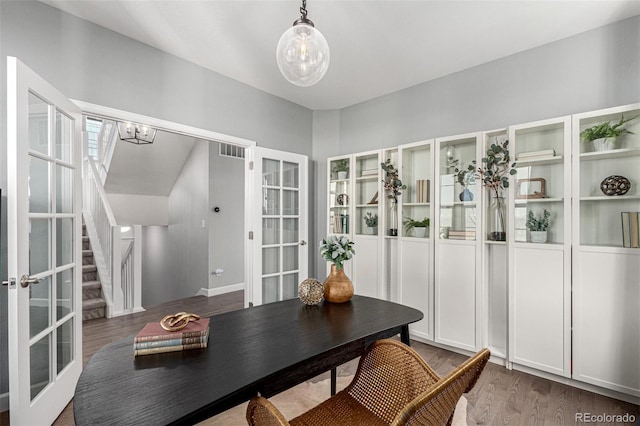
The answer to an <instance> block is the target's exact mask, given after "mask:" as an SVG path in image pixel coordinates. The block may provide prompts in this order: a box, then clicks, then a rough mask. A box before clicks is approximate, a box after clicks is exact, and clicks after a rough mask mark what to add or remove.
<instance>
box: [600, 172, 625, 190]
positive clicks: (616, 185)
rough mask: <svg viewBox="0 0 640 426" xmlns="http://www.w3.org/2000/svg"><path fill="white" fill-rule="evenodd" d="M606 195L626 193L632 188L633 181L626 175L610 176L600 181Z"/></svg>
mask: <svg viewBox="0 0 640 426" xmlns="http://www.w3.org/2000/svg"><path fill="white" fill-rule="evenodd" d="M600 189H601V190H602V193H603V194H604V195H624V194H626V193H627V192H629V189H631V182H629V179H627V178H626V177H624V176H617V175H613V176H609V177H606V178H605V179H604V180H603V181H602V182H601V183H600Z"/></svg>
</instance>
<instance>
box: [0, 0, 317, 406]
mask: <svg viewBox="0 0 640 426" xmlns="http://www.w3.org/2000/svg"><path fill="white" fill-rule="evenodd" d="M211 54H215V52H211ZM7 56H16V57H18V58H19V59H20V60H21V61H22V62H24V63H25V64H26V65H27V66H28V67H30V68H31V69H32V70H34V71H35V72H36V73H38V74H40V75H41V76H42V77H43V78H44V79H46V80H47V81H49V82H50V83H52V84H53V85H54V86H55V87H57V88H58V89H60V91H62V93H64V94H65V95H67V96H68V97H70V98H72V99H78V100H82V101H85V102H90V103H94V104H98V105H103V106H107V107H112V108H117V109H121V110H124V111H129V112H134V113H138V114H142V115H147V116H151V117H156V118H160V119H164V120H168V121H173V122H177V123H181V124H185V125H190V126H194V127H198V128H203V129H207V130H212V131H215V132H219V133H224V134H229V135H233V136H238V137H243V138H246V139H250V140H255V141H256V142H257V143H258V144H259V145H260V146H265V147H269V148H274V149H280V150H284V151H291V152H297V153H300V154H306V155H310V154H311V124H312V112H311V111H310V110H308V109H307V108H304V107H301V106H299V105H296V104H293V103H291V102H288V101H285V100H283V99H281V98H278V97H275V96H272V95H269V94H267V93H264V92H261V91H259V90H256V89H254V88H251V87H249V86H247V85H245V84H242V83H239V82H237V81H235V80H232V79H229V78H227V77H224V76H222V75H220V74H217V73H214V72H211V71H208V70H206V69H204V68H202V67H199V66H197V65H194V64H191V63H189V62H186V61H184V60H181V59H179V58H176V57H174V56H171V55H169V54H166V53H163V52H161V51H159V50H157V49H154V48H152V47H149V46H147V45H144V44H142V43H139V42H136V41H134V40H131V39H129V38H127V37H124V36H122V35H119V34H117V33H114V32H112V31H109V30H107V29H105V28H103V27H99V26H97V25H94V24H91V23H89V22H87V21H84V20H82V19H79V18H76V17H74V16H72V15H69V14H67V13H64V12H61V11H59V10H57V9H54V8H52V7H50V6H47V5H45V4H43V3H40V2H35V1H5V0H2V1H0V99H1V100H2V104H0V111H1V115H0V146H2V147H5V146H6V111H5V104H4V100H5V99H6V57H7ZM126 58H135V60H132V61H129V62H128V63H125V62H124V61H125V59H126ZM5 170H6V150H5V149H4V148H2V149H0V188H2V189H5V188H6V185H7V177H6V173H5ZM5 196H6V194H5V193H4V192H3V200H2V201H3V202H2V205H3V207H2V208H3V211H2V228H1V234H2V238H1V241H0V243H1V250H2V263H1V269H2V274H1V275H2V276H1V278H2V279H6V278H7V276H6V266H7V257H6V252H7V241H6V208H5V204H6V198H5ZM6 300H7V293H6V289H4V288H2V289H0V324H1V325H0V348H1V349H0V396H1V395H2V394H3V393H5V392H7V391H8V381H7V380H8V372H7V368H8V364H7V351H6V347H7V329H6V320H7V304H6ZM4 402H6V399H1V398H0V409H1V408H2V404H3V403H4Z"/></svg>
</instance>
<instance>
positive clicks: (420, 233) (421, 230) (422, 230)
mask: <svg viewBox="0 0 640 426" xmlns="http://www.w3.org/2000/svg"><path fill="white" fill-rule="evenodd" d="M426 235H427V228H426V227H425V226H416V227H414V228H413V236H414V237H416V238H424V237H425V236H426Z"/></svg>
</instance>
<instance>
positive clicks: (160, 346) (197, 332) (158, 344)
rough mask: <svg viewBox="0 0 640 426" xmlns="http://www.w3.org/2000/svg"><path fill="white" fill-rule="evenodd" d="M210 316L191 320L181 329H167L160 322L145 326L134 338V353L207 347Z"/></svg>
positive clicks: (145, 353)
mask: <svg viewBox="0 0 640 426" xmlns="http://www.w3.org/2000/svg"><path fill="white" fill-rule="evenodd" d="M208 341H209V318H201V319H199V320H198V321H191V322H189V324H187V326H186V327H185V328H183V329H181V330H179V331H167V330H165V329H163V328H162V326H161V325H160V323H159V322H150V323H148V324H147V325H145V326H144V328H143V329H142V330H140V332H139V333H138V334H137V335H136V337H135V339H134V340H133V350H134V355H135V356H139V355H151V354H158V353H163V352H177V351H185V350H189V349H201V348H206V347H207V342H208Z"/></svg>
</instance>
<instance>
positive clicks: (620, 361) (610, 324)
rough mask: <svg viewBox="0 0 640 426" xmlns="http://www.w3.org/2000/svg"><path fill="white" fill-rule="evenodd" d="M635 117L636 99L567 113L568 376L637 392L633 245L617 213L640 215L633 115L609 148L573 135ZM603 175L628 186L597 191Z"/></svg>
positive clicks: (637, 262) (639, 135)
mask: <svg viewBox="0 0 640 426" xmlns="http://www.w3.org/2000/svg"><path fill="white" fill-rule="evenodd" d="M636 116H640V104H635V105H629V106H624V107H618V108H610V109H605V110H600V111H594V112H590V113H586V114H577V115H574V116H573V129H574V132H573V138H572V147H573V175H574V176H575V177H576V179H574V182H573V377H574V378H575V379H576V380H580V381H583V382H586V383H590V384H593V385H597V386H601V387H604V388H608V389H612V390H615V391H620V392H624V393H626V394H629V395H634V396H636V397H640V368H639V367H640V331H639V330H640V307H639V305H640V248H631V247H624V240H623V232H625V233H626V234H627V235H628V234H629V233H630V232H631V230H628V231H627V229H624V231H623V227H622V215H621V213H622V212H631V213H636V214H640V118H638V119H636V120H633V121H631V122H629V123H628V125H627V128H628V130H630V131H631V132H633V134H627V135H624V136H621V137H619V138H618V140H617V141H616V146H615V149H612V150H608V151H596V150H595V149H594V146H593V145H592V144H590V143H586V142H581V141H580V132H581V131H582V130H584V129H586V128H589V127H591V126H593V125H596V124H600V123H602V122H605V121H611V122H612V123H617V122H619V120H620V119H622V117H624V118H625V119H628V118H632V117H636ZM609 176H623V177H625V178H627V179H628V180H629V181H630V182H631V188H630V189H629V191H628V192H627V193H625V194H622V195H610V196H607V195H604V193H603V192H602V190H601V189H600V184H601V182H602V181H603V180H605V179H606V178H607V177H609ZM635 232H637V233H639V234H640V231H638V229H636V231H635ZM629 245H631V244H629Z"/></svg>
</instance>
